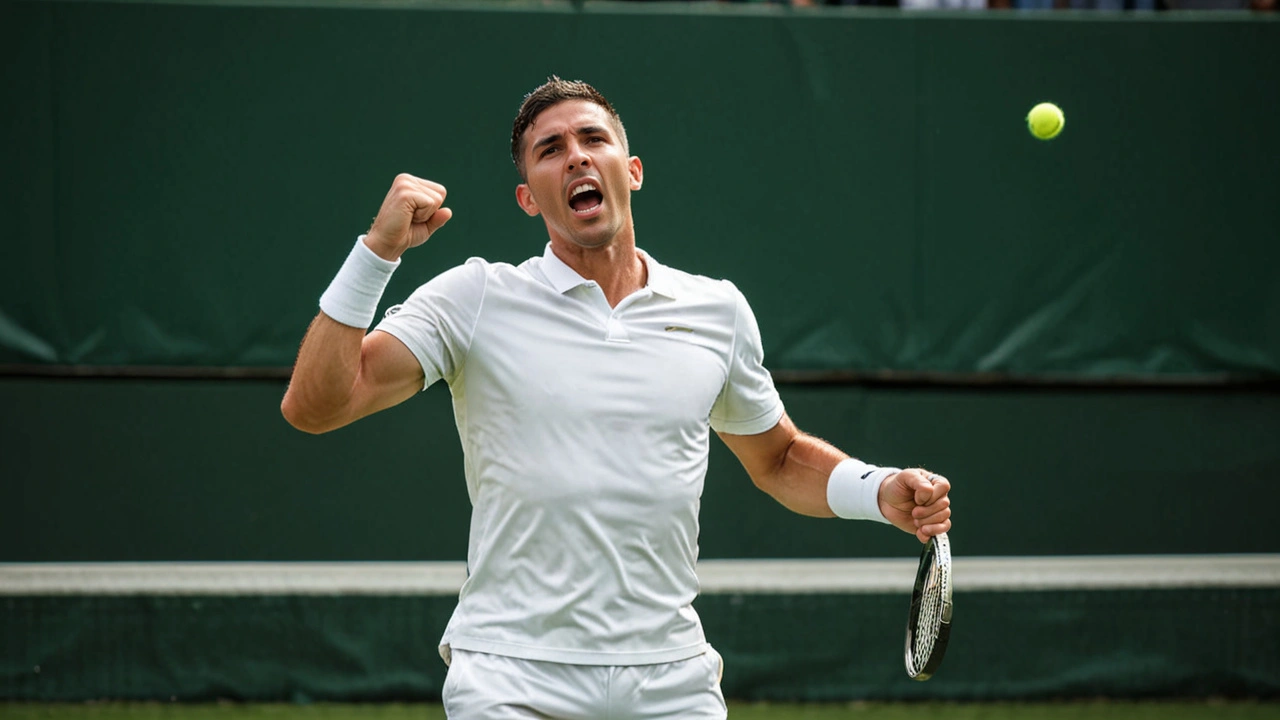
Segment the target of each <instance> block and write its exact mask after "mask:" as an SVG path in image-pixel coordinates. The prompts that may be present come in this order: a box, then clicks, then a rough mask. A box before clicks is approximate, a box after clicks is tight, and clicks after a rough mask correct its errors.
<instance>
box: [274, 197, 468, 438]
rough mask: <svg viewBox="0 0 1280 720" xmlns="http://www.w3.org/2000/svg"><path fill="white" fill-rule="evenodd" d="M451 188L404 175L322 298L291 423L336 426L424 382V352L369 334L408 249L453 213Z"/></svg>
mask: <svg viewBox="0 0 1280 720" xmlns="http://www.w3.org/2000/svg"><path fill="white" fill-rule="evenodd" d="M444 198H445V189H444V186H442V185H440V184H438V183H434V182H431V181H429V180H423V179H421V178H416V177H413V176H412V175H400V176H398V177H397V178H396V179H395V182H394V183H392V185H391V189H390V190H389V191H388V192H387V196H386V198H385V199H384V200H383V202H382V207H381V209H379V211H378V216H377V217H376V218H375V219H374V221H373V226H372V227H371V228H370V229H369V232H368V234H367V235H365V236H364V238H363V240H362V241H361V242H362V243H363V246H360V245H357V247H356V248H355V249H353V250H352V253H351V255H350V257H348V259H347V262H346V263H345V264H344V265H343V266H342V270H340V271H339V273H338V276H337V277H335V278H334V281H333V284H332V285H330V286H329V289H328V290H326V291H325V294H324V296H323V297H322V298H321V312H320V314H319V315H317V316H316V318H315V320H313V321H312V322H311V326H310V327H309V328H308V329H307V334H306V337H304V338H303V340H302V347H301V349H300V350H299V351H298V360H297V363H296V364H295V365H294V368H293V376H292V378H291V379H290V381H289V389H288V390H287V391H286V392H285V395H284V400H283V401H282V402H281V404H280V411H281V413H283V414H284V417H285V419H286V420H288V421H289V424H291V425H293V426H294V427H296V428H298V429H299V430H303V431H305V432H310V433H322V432H328V431H329V430H334V429H336V428H340V427H342V426H343V425H347V424H348V423H351V422H354V421H355V420H358V419H360V418H362V417H364V416H366V415H369V414H371V413H374V412H377V411H379V410H383V409H385V408H388V407H391V406H392V405H396V404H398V403H401V402H404V401H405V400H407V399H408V398H410V397H412V396H413V394H414V393H415V392H417V391H418V390H419V389H421V388H422V383H423V371H422V366H421V365H420V364H419V363H418V360H417V358H415V357H414V355H413V353H412V352H410V351H409V348H407V347H405V345H404V343H402V342H401V341H400V340H398V339H396V338H395V337H393V336H391V335H389V334H387V333H381V332H373V333H368V334H366V330H367V328H368V327H369V325H370V323H371V322H372V321H373V315H374V312H375V311H376V309H377V304H378V300H379V299H380V298H381V295H382V289H383V288H384V287H385V286H386V282H387V280H388V279H389V278H390V276H391V271H392V270H394V269H395V267H396V265H397V264H398V263H399V260H400V255H401V254H403V253H404V252H405V251H406V250H408V249H409V248H411V247H416V246H418V245H421V244H422V243H424V242H426V241H427V238H428V237H430V235H431V234H432V233H434V232H435V231H436V230H438V229H439V228H440V226H442V225H444V224H445V223H446V222H448V220H449V218H450V217H452V215H453V213H452V211H451V210H449V208H446V207H443V204H444Z"/></svg>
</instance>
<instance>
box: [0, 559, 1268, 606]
mask: <svg viewBox="0 0 1280 720" xmlns="http://www.w3.org/2000/svg"><path fill="white" fill-rule="evenodd" d="M915 567H916V560H915V559H914V558H902V559H861V560H704V561H702V562H700V563H699V564H698V575H699V578H700V580H701V582H702V592H703V593H704V594H737V593H742V594H810V593H900V592H901V593H906V592H910V590H911V583H912V578H913V577H914V573H915ZM952 573H953V574H952V580H953V582H954V584H955V590H956V592H966V591H970V592H972V591H1030V590H1120V589H1164V588H1203V587H1231V588H1250V587H1280V554H1243V555H1091V556H1049V557H961V558H956V559H955V560H954V566H953V568H952ZM465 579H466V564H465V563H461V562H344V563H305V562H304V563H12V564H2V563H0V596H12V595H456V594H457V593H458V590H459V588H461V587H462V582H463V580H465Z"/></svg>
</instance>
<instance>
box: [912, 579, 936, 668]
mask: <svg viewBox="0 0 1280 720" xmlns="http://www.w3.org/2000/svg"><path fill="white" fill-rule="evenodd" d="M942 590H943V588H942V573H941V572H940V571H939V569H938V566H937V564H934V565H933V566H932V567H930V568H929V576H928V579H927V580H925V584H924V588H923V589H922V590H921V592H920V615H919V618H918V619H917V620H916V633H915V647H914V648H912V652H913V653H914V655H915V657H916V659H917V660H918V661H920V662H921V663H922V664H923V663H924V662H927V661H928V660H929V656H930V655H932V654H933V644H934V641H935V640H937V639H938V629H939V628H940V627H941V626H942Z"/></svg>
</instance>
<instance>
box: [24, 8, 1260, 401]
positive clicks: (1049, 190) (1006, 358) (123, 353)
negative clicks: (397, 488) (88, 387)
mask: <svg viewBox="0 0 1280 720" xmlns="http://www.w3.org/2000/svg"><path fill="white" fill-rule="evenodd" d="M252 5H253V4H252V3H245V4H237V3H187V2H179V3H169V4H165V3H125V4H118V3H106V2H90V3H76V2H4V3H0V55H2V56H3V60H4V75H3V81H2V82H0V106H2V107H3V108H4V112H3V113H0V155H2V156H3V158H4V162H3V163H0V182H3V192H0V232H2V233H3V239H2V242H0V253H2V254H0V365H7V366H10V367H12V366H32V365H35V366H40V367H49V366H63V365H88V366H121V365H123V366H178V367H187V368H191V367H218V368H227V367H277V368H283V367H287V366H288V365H289V364H290V363H291V362H292V359H293V356H294V352H295V350H296V347H297V344H298V341H299V339H300V337H301V334H302V331H303V329H304V328H305V326H306V323H307V322H308V320H309V318H310V317H311V316H312V315H313V314H314V313H315V312H316V301H317V298H318V297H319V294H320V292H321V290H323V288H324V286H325V285H326V283H327V282H328V280H329V278H330V277H331V276H332V274H333V272H334V271H335V269H336V268H337V267H338V265H339V264H340V262H341V261H342V258H343V257H344V255H345V254H346V252H347V249H348V248H349V247H350V245H351V243H352V242H353V240H354V238H355V236H356V235H357V234H358V233H359V232H361V231H363V230H364V229H365V228H366V227H367V226H368V223H369V219H370V218H371V217H372V216H373V215H374V213H375V212H376V211H377V208H378V206H379V204H380V202H381V199H382V196H383V195H384V193H385V192H386V189H387V187H388V185H389V184H390V182H391V180H392V178H393V177H394V176H395V175H396V174H397V173H399V172H410V173H414V174H417V175H421V176H425V177H428V178H431V179H434V180H437V181H439V182H441V183H444V184H445V185H446V186H447V187H448V189H449V205H450V206H451V207H452V208H453V209H454V211H455V217H454V219H453V221H452V222H451V223H450V225H449V226H448V227H447V228H446V229H445V230H444V231H443V232H441V233H440V234H439V236H438V237H437V238H435V239H433V240H432V241H431V242H430V244H429V245H428V246H427V247H425V248H423V249H419V250H416V251H414V252H413V253H411V254H410V255H408V256H407V257H406V261H405V264H404V266H403V267H402V269H401V270H400V271H399V272H398V274H397V275H396V277H395V279H394V280H393V282H392V286H391V288H390V290H389V292H388V299H387V300H388V304H389V303H390V302H391V301H392V300H395V299H399V298H402V297H404V296H405V295H407V294H408V293H409V292H410V291H411V290H412V288H413V287H415V286H416V285H417V284H419V283H420V282H422V281H424V280H426V279H427V278H429V277H431V276H433V275H435V274H436V273H438V272H440V271H441V270H443V269H445V268H447V267H450V266H452V265H454V264H456V263H459V262H461V261H463V260H464V259H465V258H467V257H468V256H472V255H480V256H484V257H486V258H488V259H490V260H495V261H510V262H519V261H521V260H523V259H524V258H526V257H528V256H530V255H533V254H538V253H540V252H541V248H542V245H543V243H544V242H545V232H544V230H543V228H542V225H541V223H540V221H537V220H530V219H528V218H527V217H525V216H524V215H523V213H521V212H520V210H519V209H518V208H517V206H516V204H515V201H514V193H513V188H514V186H515V184H516V182H517V180H518V179H517V177H516V174H515V172H514V170H513V168H512V166H511V164H510V160H509V158H508V138H509V134H510V123H511V119H512V117H513V115H514V114H515V111H516V108H517V106H518V105H519V102H520V99H521V97H522V95H523V94H524V93H525V92H527V91H528V90H530V89H532V88H533V87H534V86H536V85H537V84H538V83H539V82H541V81H542V80H544V79H545V78H546V77H547V76H548V75H550V74H552V73H558V74H560V75H562V76H564V77H569V78H582V79H585V80H588V81H589V82H592V83H593V84H596V85H597V86H598V87H599V88H601V89H602V90H603V91H604V92H605V93H606V94H607V95H608V96H609V97H610V98H611V99H612V100H613V102H614V104H615V105H616V106H617V108H618V109H619V110H620V112H621V113H622V115H623V118H624V120H625V121H626V123H627V128H628V132H629V135H630V138H631V144H632V150H633V152H634V153H636V154H638V155H639V156H640V157H641V158H642V159H643V160H644V163H645V175H646V177H645V187H644V189H643V190H642V191H641V192H640V193H639V194H637V195H636V197H635V214H636V222H637V227H638V235H639V243H640V245H641V246H642V247H644V248H646V249H647V250H649V251H650V252H651V253H653V254H654V255H655V256H656V257H657V258H659V259H660V260H662V261H664V262H666V263H668V264H672V265H675V266H678V267H681V268H684V269H688V270H691V271H695V272H699V273H703V274H707V275H712V276H717V277H728V278H730V279H732V280H734V281H735V282H736V283H737V284H738V285H739V286H740V287H741V288H742V289H743V291H744V292H745V293H746V295H747V297H748V298H749V299H750V300H751V301H752V303H753V305H754V307H755V309H756V312H757V314H758V316H759V320H760V325H761V328H762V330H763V333H764V339H765V347H766V353H767V355H766V360H767V362H768V364H769V365H770V367H771V368H773V369H774V370H777V371H788V370H789V371H839V372H852V373H878V372H882V371H896V372H899V373H921V372H923V373H947V374H959V375H969V374H973V373H984V374H985V373H992V374H995V375H997V376H1019V377H1022V376H1027V377H1039V378H1045V377H1068V378H1085V379H1099V378H1116V377H1135V376H1137V377H1146V378H1153V377H1154V378H1157V379H1161V378H1163V379H1169V378H1178V379H1187V378H1190V379H1201V380H1203V379H1207V380H1212V381H1219V380H1223V379H1226V380H1233V379H1257V378H1259V377H1263V378H1267V377H1270V378H1274V377H1275V376H1276V374H1277V373H1278V372H1280V283H1277V282H1276V279H1277V273H1276V261H1277V259H1280V253H1278V252H1277V250H1276V245H1277V240H1278V239H1280V203H1278V202H1277V194H1276V188H1277V187H1280V135H1277V133H1276V132H1275V131H1274V118H1276V117H1280V22H1269V21H1265V20H1260V19H1252V18H1242V17H1226V16H1203V17H1198V18H1195V19H1194V21H1188V20H1182V19H1179V18H1177V17H1173V16H1166V15H1147V16H1128V17H1101V16H1083V15H1075V14H1070V13H1066V14H1059V15H1056V16H1055V17H1053V18H1049V17H1042V18H1030V17H1024V16H1020V15H1014V14H1004V15H996V16H989V17H986V18H982V19H977V18H973V17H968V16H966V17H958V16H955V15H947V14H942V15H929V14H907V15H898V14H896V13H893V14H884V13H859V12H857V11H856V10H851V11H844V12H842V11H837V10H834V9H832V10H830V11H825V12H793V11H790V10H788V9H787V8H782V7H773V8H760V7H758V6H757V7H754V8H744V9H734V8H731V7H722V6H719V5H717V4H714V3H712V4H693V5H689V4H659V5H656V6H653V7H640V6H637V5H633V4H625V3H624V4H609V3H587V4H586V6H585V7H583V8H581V9H576V8H575V7H574V6H572V5H567V4H566V5H549V6H548V5H521V4H509V3H492V4H487V5H483V4H473V5H470V6H447V5H431V4H414V3H403V4H402V3H394V4H388V3H376V4H374V5H375V6H374V7H361V4H360V3H319V4H317V6H315V7H305V6H303V5H301V4H294V3H275V4H269V5H266V6H252ZM1042 100H1052V101H1055V102H1057V103H1058V104H1060V105H1061V106H1062V107H1063V108H1064V109H1065V111H1066V115H1067V127H1066V131H1065V132H1064V133H1063V135H1062V136H1061V137H1059V138H1058V139H1056V140H1054V141H1052V142H1041V141H1037V140H1034V139H1033V138H1031V136H1030V135H1029V134H1028V133H1027V132H1026V130H1025V127H1024V125H1023V116H1024V115H1025V113H1026V112H1027V110H1028V109H1029V108H1030V107H1031V106H1032V105H1034V104H1035V103H1037V102H1039V101H1042Z"/></svg>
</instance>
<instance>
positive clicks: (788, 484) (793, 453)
mask: <svg viewBox="0 0 1280 720" xmlns="http://www.w3.org/2000/svg"><path fill="white" fill-rule="evenodd" d="M848 457H849V456H848V455H846V454H845V453H843V452H841V451H840V450H839V449H837V448H836V447H835V446H833V445H831V444H830V443H828V442H826V441H825V440H822V439H821V438H816V437H814V436H812V435H807V434H805V433H797V434H796V435H795V437H794V438H793V439H792V441H791V443H790V444H789V445H788V446H787V450H786V454H785V455H783V459H782V462H781V463H780V464H779V465H778V466H777V467H776V468H775V469H774V470H773V472H770V473H767V474H763V475H762V477H760V478H752V479H753V480H755V483H756V485H757V486H758V487H759V488H760V489H761V490H764V491H765V492H767V493H768V494H769V495H771V496H772V497H773V498H774V499H775V500H777V501H778V502H779V503H782V505H783V506H784V507H786V508H787V509H788V510H791V511H792V512H796V513H799V514H801V515H808V516H810V517H823V518H829V517H835V513H833V512H831V507H830V506H829V505H828V504H827V479H828V478H829V477H830V476H831V471H832V470H834V469H835V467H836V465H838V464H840V461H842V460H844V459H846V458H848Z"/></svg>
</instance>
